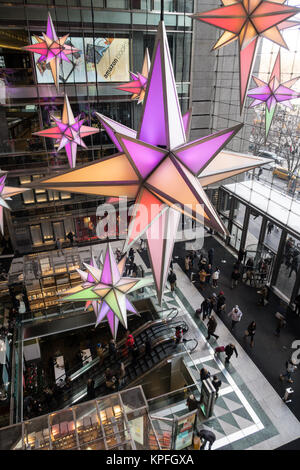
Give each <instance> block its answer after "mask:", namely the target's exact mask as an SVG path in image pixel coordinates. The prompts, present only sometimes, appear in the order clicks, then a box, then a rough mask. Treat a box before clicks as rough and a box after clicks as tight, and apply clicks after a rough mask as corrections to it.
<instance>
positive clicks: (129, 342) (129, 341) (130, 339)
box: [125, 331, 135, 352]
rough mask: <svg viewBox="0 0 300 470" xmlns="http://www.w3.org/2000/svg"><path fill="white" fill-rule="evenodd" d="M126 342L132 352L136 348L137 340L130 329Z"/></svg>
mask: <svg viewBox="0 0 300 470" xmlns="http://www.w3.org/2000/svg"><path fill="white" fill-rule="evenodd" d="M125 344H126V346H127V349H128V352H131V351H132V350H133V348H134V345H135V340H134V337H133V336H132V335H131V334H130V333H129V331H127V339H126V343H125Z"/></svg>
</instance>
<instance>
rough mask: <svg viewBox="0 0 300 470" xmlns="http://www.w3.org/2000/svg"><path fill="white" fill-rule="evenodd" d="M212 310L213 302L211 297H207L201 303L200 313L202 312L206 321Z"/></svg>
mask: <svg viewBox="0 0 300 470" xmlns="http://www.w3.org/2000/svg"><path fill="white" fill-rule="evenodd" d="M211 311H212V302H211V301H210V299H208V298H205V299H204V300H203V302H202V304H201V308H200V313H202V320H203V321H204V320H205V318H206V317H209V316H210V314H211Z"/></svg>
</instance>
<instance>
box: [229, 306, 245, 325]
mask: <svg viewBox="0 0 300 470" xmlns="http://www.w3.org/2000/svg"><path fill="white" fill-rule="evenodd" d="M242 316H243V313H242V312H241V310H240V309H239V306H238V305H236V306H235V307H234V308H233V309H232V310H231V311H230V312H229V313H228V317H230V318H231V330H232V331H233V329H234V327H235V325H236V324H237V323H238V322H240V321H241V318H242Z"/></svg>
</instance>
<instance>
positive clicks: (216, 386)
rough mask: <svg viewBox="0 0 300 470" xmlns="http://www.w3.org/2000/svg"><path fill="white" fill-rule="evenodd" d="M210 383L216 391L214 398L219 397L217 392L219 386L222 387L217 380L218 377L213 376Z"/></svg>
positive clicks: (220, 382)
mask: <svg viewBox="0 0 300 470" xmlns="http://www.w3.org/2000/svg"><path fill="white" fill-rule="evenodd" d="M211 383H212V384H213V386H214V388H215V390H216V398H218V396H219V390H220V388H221V385H222V381H221V380H220V379H218V376H217V375H214V376H213V378H212V381H211Z"/></svg>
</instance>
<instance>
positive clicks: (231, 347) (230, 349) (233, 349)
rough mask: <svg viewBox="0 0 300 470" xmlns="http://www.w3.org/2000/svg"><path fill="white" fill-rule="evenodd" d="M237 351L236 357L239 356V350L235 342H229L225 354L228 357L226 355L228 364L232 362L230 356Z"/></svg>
mask: <svg viewBox="0 0 300 470" xmlns="http://www.w3.org/2000/svg"><path fill="white" fill-rule="evenodd" d="M233 353H235V355H236V357H238V352H237V350H236V347H235V345H234V344H232V343H230V344H227V346H225V354H226V357H225V362H226V363H227V364H229V362H230V358H231V356H232V354H233Z"/></svg>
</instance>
